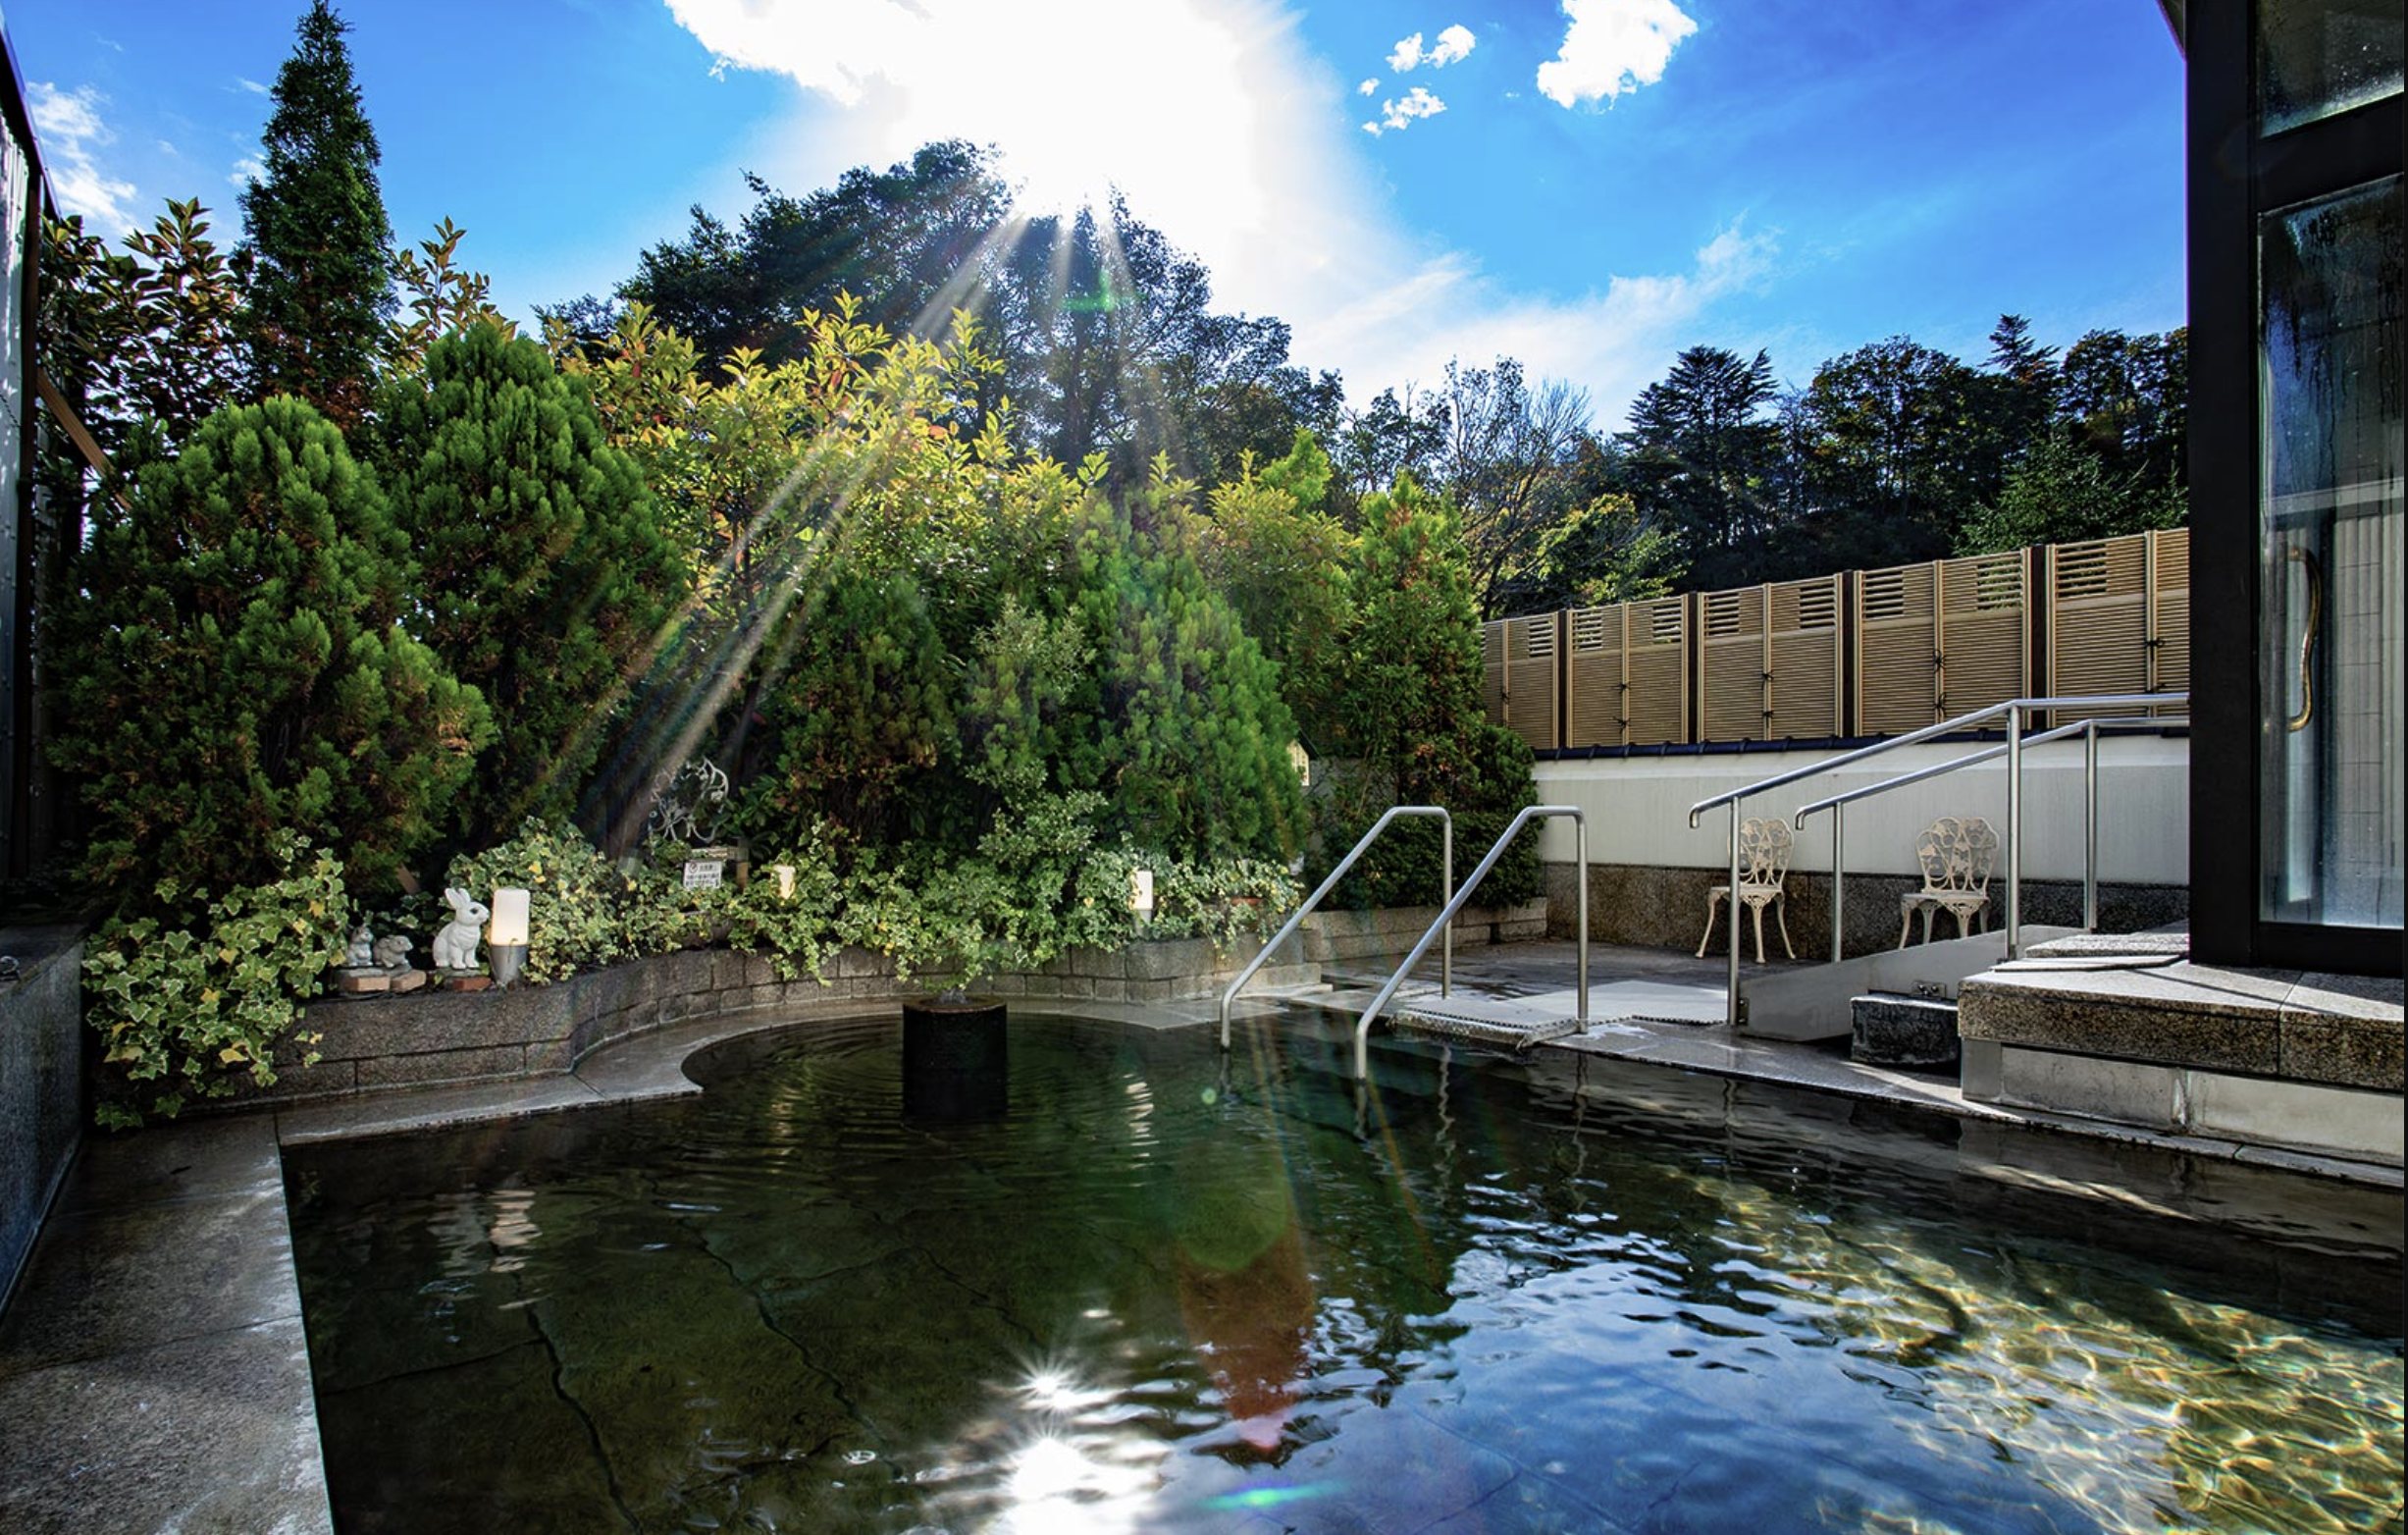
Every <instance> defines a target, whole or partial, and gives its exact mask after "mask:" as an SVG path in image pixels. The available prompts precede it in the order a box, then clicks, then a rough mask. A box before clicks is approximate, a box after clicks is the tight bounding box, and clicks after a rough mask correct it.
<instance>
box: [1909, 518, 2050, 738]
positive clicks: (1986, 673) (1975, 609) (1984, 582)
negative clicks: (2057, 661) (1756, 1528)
mask: <svg viewBox="0 0 2408 1535" xmlns="http://www.w3.org/2000/svg"><path fill="white" fill-rule="evenodd" d="M2028 570H2029V566H2028V565H2027V564H2026V563H2025V561H2024V558H2023V552H2022V551H2021V550H2011V551H2009V552H2008V553H2006V554H2001V555H1975V556H1971V557H1969V558H1965V559H1943V560H1941V561H1939V564H1938V575H1937V585H1938V587H1939V593H1940V692H1939V696H1938V698H1937V699H1935V700H1934V701H1933V712H1934V714H1935V715H1937V716H1938V717H1940V718H1942V719H1946V718H1950V717H1952V716H1954V715H1969V714H1971V713H1972V712H1973V711H1974V710H1977V709H1987V708H1989V707H1990V706H1991V705H1993V704H2004V703H2006V702H2007V701H2008V700H2010V699H2016V698H2023V697H2025V696H2027V695H2028V694H2029V693H2030V691H2031V639H2030V624H2029V615H2030V612H2031V601H2030V598H2031V592H2030V579H2029V576H2028V574H2027V572H2028Z"/></svg>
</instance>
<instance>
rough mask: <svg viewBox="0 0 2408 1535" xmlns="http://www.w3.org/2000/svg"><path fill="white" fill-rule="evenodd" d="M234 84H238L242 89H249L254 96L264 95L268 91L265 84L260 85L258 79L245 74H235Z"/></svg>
mask: <svg viewBox="0 0 2408 1535" xmlns="http://www.w3.org/2000/svg"><path fill="white" fill-rule="evenodd" d="M235 84H236V85H237V86H239V87H240V88H242V89H244V90H247V91H249V92H250V93H251V94H252V95H254V96H264V95H266V94H267V93H268V87H267V86H265V85H262V84H261V83H259V81H257V80H255V79H249V78H248V77H246V76H241V75H237V76H236V77H235Z"/></svg>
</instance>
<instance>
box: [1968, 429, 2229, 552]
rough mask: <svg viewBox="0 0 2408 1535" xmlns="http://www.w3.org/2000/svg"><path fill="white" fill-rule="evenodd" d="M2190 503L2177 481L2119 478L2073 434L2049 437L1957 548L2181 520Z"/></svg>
mask: <svg viewBox="0 0 2408 1535" xmlns="http://www.w3.org/2000/svg"><path fill="white" fill-rule="evenodd" d="M2188 502H2189V498H2188V496H2187V495H2186V493H2185V492H2184V491H2183V489H2182V487H2181V486H2179V485H2175V484H2172V483H2170V482H2161V483H2157V484H2149V483H2146V482H2143V481H2139V480H2135V479H2122V480H2119V479H2118V478H2116V477H2115V475H2114V473H2113V471H2112V470H2110V469H2109V467H2108V466H2107V464H2106V462H2105V461H2103V460H2102V459H2100V458H2099V457H2098V455H2096V454H2095V453H2091V452H2089V451H2086V450H2083V449H2082V448H2081V447H2079V446H2077V445H2076V444H2075V443H2073V442H2072V441H2071V440H2069V439H2068V438H2066V437H2062V436H2050V437H2045V438H2042V439H2041V440H2040V442H2039V443H2038V444H2037V445H2035V446H2034V447H2033V449H2032V450H2031V453H2030V454H2029V456H2027V457H2026V458H2025V459H2024V460H2023V461H2022V462H2021V463H2018V464H2017V465H2015V468H2014V469H2012V470H2010V471H2009V472H2008V475H2007V484H2006V486H2005V488H2004V489H2002V490H2001V491H2000V492H1999V496H1998V500H1997V501H1996V502H1994V503H1988V504H1985V505H1981V506H1977V507H1975V508H1974V510H1973V513H1972V515H1971V516H1969V517H1967V518H1966V519H1965V522H1964V526H1963V528H1962V529H1960V530H1959V531H1958V535H1957V553H1959V554H1961V555H1984V554H1989V553H1991V552H1993V551H1997V550H2013V549H2027V548H2029V547H2031V546H2032V545H2035V544H2072V543H2079V542H2081V541H2083V540H2086V539H2101V538H2114V537H2117V536H2118V535H2120V534H2125V533H2139V532H2142V531H2145V530H2147V529H2150V528H2174V527H2180V526H2181V525H2182V521H2183V518H2184V516H2185V515H2186V512H2187V507H2188Z"/></svg>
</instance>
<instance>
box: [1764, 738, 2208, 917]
mask: <svg viewBox="0 0 2408 1535" xmlns="http://www.w3.org/2000/svg"><path fill="white" fill-rule="evenodd" d="M2189 723H2190V720H2189V718H2188V717H2187V716H2183V717H2172V718H2160V717H2152V716H2145V715H2143V716H2131V717H2122V718H2115V719H2098V718H2091V719H2077V720H2075V721H2074V722H2073V723H2071V724H2069V725H2059V726H2058V727H2057V728H2055V729H2054V730H2043V731H2042V732H2040V734H2038V735H2032V736H2025V737H2024V738H2023V745H2024V747H2025V749H2026V750H2028V749H2030V748H2031V747H2035V746H2039V745H2041V744H2043V743H2045V742H2049V741H2060V740H2065V739H2067V738H2068V737H2071V736H2076V735H2078V736H2080V737H2082V930H2083V931H2085V932H2094V931H2096V930H2097V929H2098V926H2099V732H2100V731H2102V730H2163V729H2168V728H2171V727H2182V726H2188V725H2189ZM2006 755H2007V747H2006V745H2005V744H2004V743H2001V744H2000V745H1997V746H1988V747H1984V748H1982V749H1981V750H1980V751H1978V752H1968V753H1966V754H1965V755H1964V756H1963V757H1955V758H1951V759H1950V760H1949V761H1947V762H1944V763H1940V764H1937V765H1935V766H1933V767H1930V768H1916V769H1915V770H1914V771H1912V772H1908V773H1901V774H1899V775H1898V776H1897V777H1895V778H1884V779H1882V780H1881V781H1880V782H1879V783H1868V784H1865V785H1863V786H1861V787H1859V788H1854V789H1850V790H1849V791H1848V792H1847V793H1845V794H1834V795H1832V796H1831V797H1830V798H1828V799H1821V800H1816V801H1815V802H1814V803H1813V804H1811V805H1802V806H1800V807H1799V808H1798V813H1797V814H1796V815H1794V816H1792V817H1791V818H1790V826H1791V827H1792V829H1794V830H1798V831H1804V830H1805V829H1806V818H1807V817H1808V816H1811V815H1813V814H1815V813H1816V812H1817V811H1825V810H1827V811H1829V812H1831V962H1832V963H1833V964H1835V965H1836V964H1838V963H1839V962H1840V961H1841V960H1842V959H1843V958H1845V957H1846V948H1845V945H1846V939H1847V931H1848V926H1847V912H1846V901H1847V897H1846V885H1845V882H1844V881H1845V878H1846V873H1847V865H1846V860H1845V857H1844V851H1845V848H1846V842H1847V820H1848V807H1849V806H1850V805H1853V804H1855V803H1856V802H1857V801H1858V800H1866V799H1871V798H1872V797H1873V796H1874V795H1876V794H1887V793H1889V792H1890V791H1891V790H1892V789H1903V788H1905V787H1906V786H1907V785H1909V784H1911V783H1921V782H1922V781H1923V780H1924V779H1926V778H1937V777H1940V776H1941V775H1943V774H1945V773H1952V772H1955V771H1956V770H1957V769H1958V768H1972V767H1977V766H1979V765H1980V764H1982V763H1986V762H1990V761H1993V760H1994V759H1997V758H2000V757H2004V756H2006ZM2020 873H2021V871H2019V870H2012V871H2010V875H2011V877H2016V878H2019V876H2020Z"/></svg>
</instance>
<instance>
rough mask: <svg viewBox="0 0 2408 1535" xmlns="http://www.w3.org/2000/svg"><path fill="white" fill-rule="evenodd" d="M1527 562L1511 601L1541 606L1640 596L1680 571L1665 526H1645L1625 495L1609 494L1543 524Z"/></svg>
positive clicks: (1663, 588) (1657, 592)
mask: <svg viewBox="0 0 2408 1535" xmlns="http://www.w3.org/2000/svg"><path fill="white" fill-rule="evenodd" d="M1531 564H1532V569H1531V575H1530V579H1529V581H1528V583H1527V584H1526V585H1525V586H1524V587H1523V588H1522V590H1521V591H1520V592H1519V593H1518V594H1517V599H1516V602H1517V606H1524V607H1527V608H1528V609H1532V610H1535V611H1542V612H1544V611H1550V610H1552V609H1558V608H1600V607H1603V606H1605V605H1607V604H1609V603H1636V602H1644V601H1646V600H1647V599H1649V598H1651V597H1661V596H1663V595H1664V594H1665V593H1666V592H1669V591H1671V590H1672V586H1673V583H1674V582H1675V581H1677V580H1679V579H1680V578H1681V576H1682V575H1683V573H1684V567H1683V565H1682V564H1681V552H1680V543H1679V541H1678V540H1677V539H1676V538H1675V537H1674V536H1673V534H1672V532H1671V530H1669V529H1667V528H1660V527H1649V526H1648V525H1647V522H1646V519H1645V518H1643V517H1642V516H1641V515H1640V512H1639V508H1638V506H1637V504H1636V503H1634V502H1633V501H1632V499H1631V498H1630V497H1628V496H1619V495H1610V494H1609V495H1604V496H1599V497H1598V498H1597V500H1596V501H1593V502H1591V503H1589V504H1588V505H1586V506H1583V507H1582V508H1581V509H1580V510H1578V511H1576V512H1573V513H1572V514H1571V515H1570V516H1568V517H1566V518H1564V519H1563V520H1562V521H1561V522H1558V523H1557V524H1555V526H1553V527H1552V528H1549V529H1548V530H1547V531H1546V532H1545V533H1544V535H1543V536H1542V537H1541V538H1540V540H1539V547H1538V551H1537V553H1536V556H1535V557H1534V558H1533V560H1532V562H1531Z"/></svg>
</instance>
